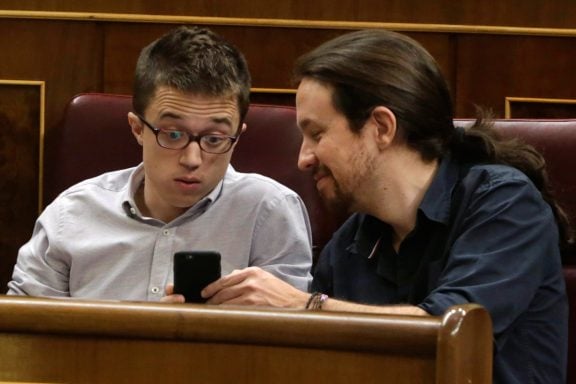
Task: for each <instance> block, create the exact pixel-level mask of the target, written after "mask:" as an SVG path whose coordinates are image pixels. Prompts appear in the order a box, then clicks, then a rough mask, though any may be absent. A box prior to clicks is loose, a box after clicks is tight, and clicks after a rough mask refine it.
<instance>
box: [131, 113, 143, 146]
mask: <svg viewBox="0 0 576 384" xmlns="http://www.w3.org/2000/svg"><path fill="white" fill-rule="evenodd" d="M128 124H130V127H131V128H132V134H133V135H134V137H135V138H136V141H137V142H138V144H140V145H142V133H143V127H144V123H142V121H140V118H139V117H138V116H136V115H135V114H134V113H132V112H128Z"/></svg>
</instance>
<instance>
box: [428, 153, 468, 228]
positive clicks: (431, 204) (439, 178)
mask: <svg viewBox="0 0 576 384" xmlns="http://www.w3.org/2000/svg"><path fill="white" fill-rule="evenodd" d="M459 172H460V168H459V166H458V164H456V163H455V162H454V161H452V159H451V158H450V157H449V156H447V157H444V158H443V159H441V160H440V164H439V166H438V172H437V173H436V176H435V177H434V180H432V184H430V187H429V188H428V190H427V191H426V193H425V194H424V198H423V199H422V202H421V203H420V207H419V208H418V209H419V211H420V212H422V213H423V214H424V215H425V216H426V217H427V218H428V219H430V220H433V221H437V222H440V223H443V224H448V222H449V220H450V208H451V202H452V192H453V191H454V187H455V186H456V184H457V182H458V178H459Z"/></svg>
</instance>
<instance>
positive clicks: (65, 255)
mask: <svg viewBox="0 0 576 384" xmlns="http://www.w3.org/2000/svg"><path fill="white" fill-rule="evenodd" d="M143 179H144V169H143V166H142V164H140V165H139V166H138V167H136V168H131V169H125V170H120V171H115V172H110V173H105V174H103V175H100V176H98V177H95V178H92V179H88V180H85V181H83V182H81V183H79V184H76V185H75V186H72V187H71V188H69V189H68V190H66V191H64V192H63V193H62V194H61V195H60V196H59V197H58V198H56V199H55V200H54V202H53V203H52V204H50V205H49V206H48V207H47V208H46V209H45V210H44V212H43V213H42V214H41V215H40V217H39V218H38V220H37V221H36V225H35V227H34V231H33V234H32V238H31V239H30V240H29V241H28V243H26V244H25V245H24V246H23V247H22V248H21V249H20V251H19V254H18V259H17V262H16V266H15V268H14V273H13V276H12V281H10V283H9V284H8V288H9V290H8V294H12V295H30V296H47V297H75V298H86V299H106V300H135V301H157V300H160V298H161V297H162V296H164V288H165V286H166V284H168V283H171V282H172V279H173V276H172V270H173V259H172V258H173V254H174V253H175V252H178V251H190V250H215V251H219V252H220V253H221V255H222V274H223V275H225V274H228V273H230V272H232V271H233V270H234V269H241V268H244V267H248V266H258V267H261V268H262V269H264V270H267V271H269V272H271V273H272V274H274V275H276V276H277V277H279V278H281V279H282V280H284V281H286V282H288V283H290V284H292V285H293V286H295V287H296V288H299V289H301V290H307V289H308V284H309V283H310V280H311V275H310V267H311V263H312V251H311V249H312V246H311V230H310V223H309V219H308V215H307V212H306V208H305V206H304V204H303V202H302V200H301V198H300V197H299V196H298V195H297V194H296V193H295V192H293V191H292V190H290V189H288V188H287V187H285V186H283V185H281V184H279V183H278V182H276V181H274V180H272V179H270V178H268V177H265V176H262V175H257V174H246V173H239V172H236V171H235V170H234V169H233V168H232V166H229V168H228V170H227V172H226V175H225V177H224V179H223V180H222V181H221V182H220V183H219V184H218V185H217V187H216V188H215V189H214V190H213V191H212V192H211V193H210V194H209V195H208V196H206V197H205V198H203V199H202V200H201V201H199V202H198V203H197V204H195V205H194V206H193V207H191V208H190V209H188V211H186V212H185V213H184V214H182V215H181V216H179V217H178V218H176V219H175V220H173V221H171V222H170V223H164V222H162V221H159V220H156V219H153V218H149V217H143V216H142V215H141V213H140V211H139V210H138V208H137V207H136V204H135V203H134V194H135V192H136V191H137V190H138V187H139V186H140V184H141V183H142V181H143Z"/></svg>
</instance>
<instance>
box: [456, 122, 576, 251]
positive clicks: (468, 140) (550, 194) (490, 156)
mask: <svg viewBox="0 0 576 384" xmlns="http://www.w3.org/2000/svg"><path fill="white" fill-rule="evenodd" d="M489 119H490V116H488V115H486V114H481V115H480V117H479V118H478V119H477V120H476V122H475V123H474V124H473V125H472V126H471V127H470V128H468V129H464V128H462V127H456V128H455V129H454V133H453V135H452V138H451V140H450V144H449V146H450V151H451V154H452V157H454V158H455V159H457V160H459V161H461V162H464V163H491V164H504V165H509V166H511V167H514V168H516V169H518V170H520V171H521V172H523V173H524V174H525V175H526V176H527V177H528V178H529V179H530V180H531V181H532V183H534V185H535V186H536V188H538V190H539V191H540V193H541V194H542V197H543V198H544V200H545V201H546V202H547V203H548V204H549V205H550V207H551V208H552V212H553V213H554V217H555V219H556V223H557V225H558V231H559V234H560V247H561V249H562V250H564V249H566V248H568V247H570V246H572V245H574V233H573V231H572V228H571V225H570V219H569V218H568V215H567V214H566V212H565V211H564V210H563V209H562V207H561V206H560V204H558V202H557V201H556V198H555V196H554V191H553V190H552V188H551V186H550V181H549V177H548V171H547V170H546V161H545V159H544V157H543V156H542V155H541V154H540V153H539V152H538V151H537V150H536V149H534V147H532V146H531V145H528V144H525V143H523V142H522V141H520V140H518V139H502V138H501V136H500V135H499V134H498V132H497V131H496V130H495V129H494V124H493V123H492V122H490V121H489Z"/></svg>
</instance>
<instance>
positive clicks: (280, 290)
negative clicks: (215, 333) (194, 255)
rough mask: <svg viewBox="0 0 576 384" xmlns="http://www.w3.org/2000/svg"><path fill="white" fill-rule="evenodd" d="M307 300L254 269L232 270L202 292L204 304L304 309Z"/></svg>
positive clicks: (267, 273) (305, 294) (276, 280)
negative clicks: (205, 302)
mask: <svg viewBox="0 0 576 384" xmlns="http://www.w3.org/2000/svg"><path fill="white" fill-rule="evenodd" d="M309 296H310V295H309V294H308V293H306V292H302V291H300V290H298V289H296V288H294V287H293V286H291V285H290V284H288V283H286V282H284V281H282V280H280V279H279V278H277V277H276V276H274V275H272V274H271V273H269V272H266V271H264V270H262V269H261V268H258V267H249V268H244V269H241V270H235V271H233V272H232V273H231V274H229V275H227V276H224V277H222V278H220V279H219V280H216V281H215V282H213V283H211V284H209V285H208V286H206V287H205V288H204V289H203V290H202V297H204V298H206V299H208V301H207V302H208V304H234V305H262V306H269V307H282V308H304V306H305V305H306V301H307V300H308V297H309Z"/></svg>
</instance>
